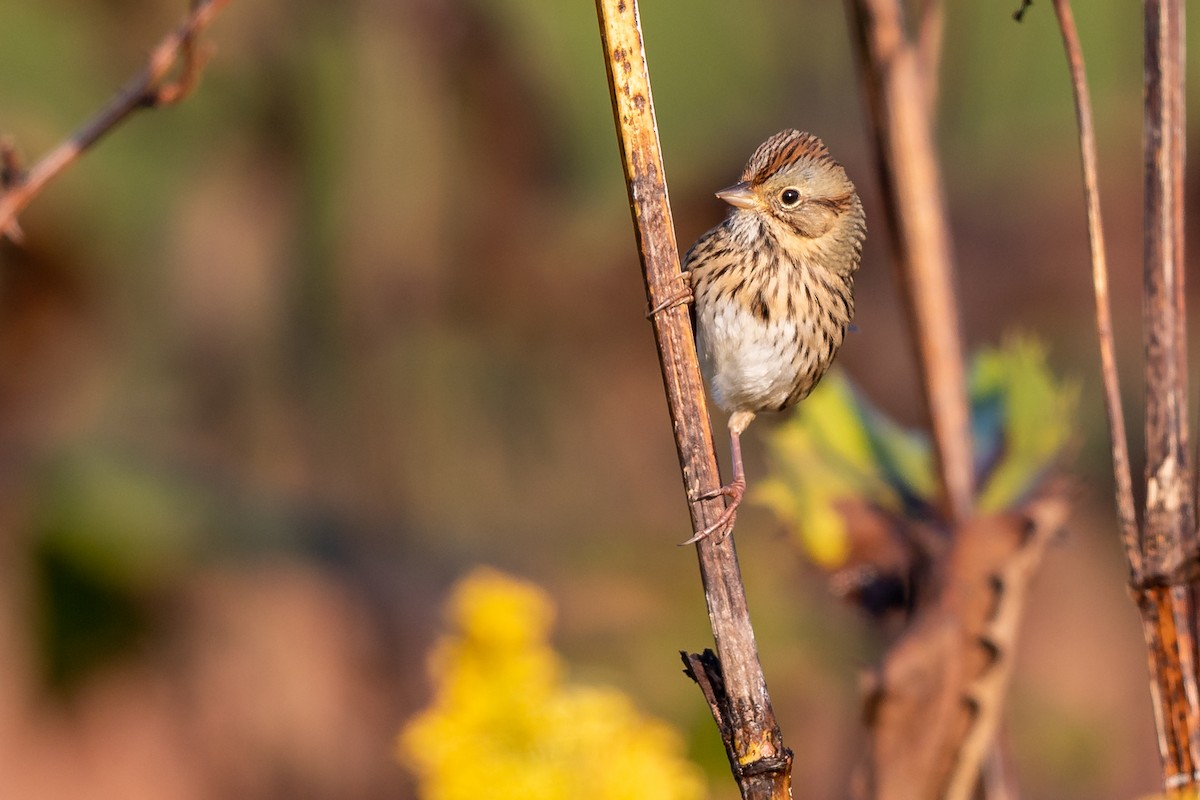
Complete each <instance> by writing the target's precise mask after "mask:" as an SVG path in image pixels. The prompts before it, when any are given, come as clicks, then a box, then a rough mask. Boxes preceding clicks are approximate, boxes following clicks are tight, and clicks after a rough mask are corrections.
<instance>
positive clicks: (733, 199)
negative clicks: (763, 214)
mask: <svg viewBox="0 0 1200 800" xmlns="http://www.w3.org/2000/svg"><path fill="white" fill-rule="evenodd" d="M717 197H719V198H721V199H722V200H724V201H725V202H726V203H729V205H731V206H735V207H737V208H757V207H758V198H757V197H755V195H754V191H753V190H752V189H751V188H750V184H749V183H746V182H745V181H742V182H741V183H735V184H734V185H733V186H730V187H729V188H728V189H722V190H721V191H719V192H717Z"/></svg>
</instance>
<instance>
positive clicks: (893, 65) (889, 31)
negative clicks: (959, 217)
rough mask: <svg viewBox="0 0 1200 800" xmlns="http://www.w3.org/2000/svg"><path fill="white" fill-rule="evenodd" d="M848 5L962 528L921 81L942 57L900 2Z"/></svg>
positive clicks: (952, 376) (962, 467) (940, 241)
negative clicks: (922, 44)
mask: <svg viewBox="0 0 1200 800" xmlns="http://www.w3.org/2000/svg"><path fill="white" fill-rule="evenodd" d="M847 5H848V8H849V11H850V18H851V28H852V31H853V34H854V39H855V46H856V49H857V51H858V62H859V72H860V74H861V77H862V81H863V85H864V93H865V95H866V98H867V107H868V110H869V112H870V118H871V124H872V127H873V129H874V134H875V152H876V155H877V158H878V169H879V173H880V179H881V184H882V190H883V197H884V203H885V207H886V210H887V219H888V229H889V234H890V236H891V239H892V254H893V259H894V261H895V264H896V270H897V273H898V274H899V276H900V283H901V286H902V288H903V290H904V297H905V301H906V303H907V306H908V310H909V324H910V326H911V330H912V338H913V341H914V342H915V344H916V350H917V360H918V362H919V364H920V368H921V375H922V387H923V389H924V392H925V400H926V404H927V406H928V409H929V417H930V421H931V424H932V429H933V438H934V445H935V447H936V450H937V455H938V465H939V468H940V471H941V478H942V485H943V486H944V488H945V493H946V498H945V502H946V510H947V516H948V518H949V519H950V521H951V523H952V524H960V523H962V522H963V521H964V520H966V519H967V518H968V517H969V516H970V514H971V508H972V505H973V498H974V466H973V462H972V459H971V439H970V420H969V418H968V413H967V396H966V381H965V379H964V369H963V353H962V336H961V333H960V331H959V322H958V308H957V305H956V302H955V297H954V288H953V280H952V272H953V269H952V266H951V255H950V236H949V233H948V231H947V229H946V219H947V215H946V203H945V199H944V198H943V195H942V185H941V178H940V176H939V171H938V162H937V158H936V155H935V152H934V141H933V125H932V115H931V113H930V112H931V110H932V109H931V108H930V107H929V104H928V103H927V102H926V99H927V98H929V97H930V96H931V93H930V91H929V90H928V88H927V87H926V86H925V84H924V79H925V73H926V72H927V71H928V70H927V69H926V68H925V66H926V65H927V64H929V63H931V62H932V63H935V62H933V60H932V59H931V57H930V56H929V55H928V54H927V55H925V56H924V58H922V57H921V56H920V54H919V53H918V52H917V46H916V45H914V43H913V42H912V41H911V40H910V39H909V37H908V34H907V33H906V32H905V30H904V23H903V20H904V9H903V8H902V7H901V3H900V2H899V0H848V3H847ZM931 8H932V7H931ZM931 13H935V14H936V13H938V12H937V9H936V8H933V11H932V12H931ZM922 62H924V63H922Z"/></svg>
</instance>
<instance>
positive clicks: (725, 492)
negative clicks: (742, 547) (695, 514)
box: [679, 478, 746, 547]
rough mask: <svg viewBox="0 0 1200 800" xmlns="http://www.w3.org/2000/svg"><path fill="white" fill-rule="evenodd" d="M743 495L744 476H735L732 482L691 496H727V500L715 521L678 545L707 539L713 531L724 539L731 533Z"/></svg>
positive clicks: (701, 498) (744, 490)
mask: <svg viewBox="0 0 1200 800" xmlns="http://www.w3.org/2000/svg"><path fill="white" fill-rule="evenodd" d="M745 496H746V479H745V478H737V479H735V480H734V481H733V482H732V483H727V484H725V485H724V486H722V487H720V488H717V489H713V490H712V491H711V492H705V493H704V494H699V495H696V496H695V497H694V498H693V499H695V500H709V499H711V498H713V497H725V498H727V502H726V503H725V511H724V512H722V513H721V516H719V517H717V521H716V522H714V523H713V524H712V525H709V526H708V527H707V528H705V529H704V530H702V531H700V532H698V533H697V534H696V535H695V536H693V537H692V538H690V539H688V540H687V541H686V542H680V543H679V546H680V547H683V546H684V545H685V544H695V543H696V542H699V541H703V540H704V539H707V538H708V537H709V536H712V535H713V534H714V533H718V532H719V533H720V534H721V536H720V539H724V538H725V537H726V536H728V535H729V534H730V533H732V532H733V523H734V520H736V519H737V512H738V506H740V505H741V504H742V498H743V497H745ZM720 539H718V541H720Z"/></svg>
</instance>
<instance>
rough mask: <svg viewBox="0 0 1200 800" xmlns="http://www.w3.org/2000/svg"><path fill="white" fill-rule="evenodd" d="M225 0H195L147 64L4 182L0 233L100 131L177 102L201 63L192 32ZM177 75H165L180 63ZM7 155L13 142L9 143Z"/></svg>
mask: <svg viewBox="0 0 1200 800" xmlns="http://www.w3.org/2000/svg"><path fill="white" fill-rule="evenodd" d="M228 3H229V0H202V2H198V3H194V4H193V6H192V9H191V11H190V12H189V13H188V15H187V17H186V18H185V19H184V21H183V22H182V23H181V24H180V26H179V28H177V29H176V30H175V31H174V32H172V33H170V34H168V35H167V36H166V37H165V38H163V40H162V41H160V42H159V43H158V45H157V46H156V47H155V48H154V50H153V52H151V54H150V58H149V59H148V60H147V62H146V66H145V67H143V68H142V70H141V72H139V73H138V74H137V75H135V76H134V77H133V78H131V79H130V80H129V81H128V82H127V83H126V84H125V86H123V87H122V88H121V90H120V91H119V92H118V93H117V96H116V97H115V98H113V100H112V102H110V103H109V104H108V105H107V106H106V107H105V108H104V109H102V110H101V111H100V113H99V114H97V115H96V116H95V117H94V118H93V119H91V120H89V121H88V122H87V123H85V124H84V125H83V126H82V127H81V128H79V130H77V131H76V132H75V133H74V134H72V136H71V137H70V138H69V139H67V140H66V141H65V142H63V143H62V144H60V145H58V146H57V147H56V148H54V149H53V150H52V151H50V152H49V153H47V154H46V155H45V156H44V157H43V158H42V159H41V160H40V161H38V162H37V163H36V164H34V165H33V167H32V168H30V169H29V171H28V172H26V173H25V174H24V175H21V176H20V177H19V179H17V180H14V181H13V182H12V183H11V184H10V185H6V186H5V187H4V192H3V194H0V233H3V234H6V235H13V236H15V235H19V234H18V233H17V232H18V231H19V229H18V228H17V215H18V214H20V213H21V211H22V210H23V209H24V208H25V207H26V206H27V205H29V203H30V202H31V201H32V200H33V198H34V197H36V196H37V195H38V194H39V193H40V192H41V191H42V189H44V188H45V187H46V184H48V183H49V182H50V181H51V180H52V179H54V178H55V177H56V176H57V175H58V174H59V173H61V172H62V171H63V170H65V169H66V168H67V167H69V166H71V164H73V163H75V162H76V161H77V160H78V159H79V157H80V156H81V155H82V154H83V153H84V152H85V151H86V150H87V149H88V148H89V147H91V146H92V145H93V144H95V143H96V141H97V140H99V139H100V138H101V137H102V136H104V134H106V133H108V132H109V131H110V130H112V129H113V128H115V127H116V126H117V125H118V124H119V123H120V122H121V121H123V120H124V119H125V118H126V117H128V116H129V115H130V114H132V113H133V112H134V111H137V110H138V109H140V108H157V107H159V106H164V105H171V104H172V103H177V102H179V101H180V100H182V99H183V98H184V97H186V96H187V95H188V93H189V92H190V91H191V90H192V89H193V88H194V87H195V85H196V81H197V79H198V78H199V76H200V70H201V69H202V68H203V66H204V57H203V53H202V52H200V51H199V50H198V48H197V46H196V43H195V40H196V36H197V35H198V34H199V33H200V32H201V31H203V30H204V29H205V28H206V27H207V26H208V24H209V23H210V22H211V21H212V20H213V18H214V17H215V16H216V15H217V14H218V13H220V11H221V10H222V9H223V8H224V7H225V6H226V5H227V4H228ZM180 62H182V63H181V64H180V67H179V77H178V78H177V79H176V80H174V81H168V76H169V74H170V73H171V71H172V68H173V67H175V65H176V64H177V63H180ZM8 149H9V152H10V155H9V156H7V157H6V158H11V148H8Z"/></svg>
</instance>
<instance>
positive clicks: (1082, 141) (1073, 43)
mask: <svg viewBox="0 0 1200 800" xmlns="http://www.w3.org/2000/svg"><path fill="white" fill-rule="evenodd" d="M1054 11H1055V13H1056V14H1057V15H1058V26H1059V30H1060V31H1061V33H1062V39H1063V49H1064V50H1065V51H1066V54H1067V66H1068V69H1069V70H1070V73H1071V88H1072V90H1073V92H1074V96H1075V120H1076V122H1077V123H1078V126H1079V153H1080V160H1081V161H1082V165H1083V190H1084V195H1085V197H1086V201H1087V226H1088V244H1089V246H1090V248H1091V254H1092V286H1093V289H1094V293H1095V298H1096V335H1097V338H1098V339H1099V343H1100V375H1101V379H1102V382H1103V384H1104V405H1105V410H1106V411H1107V414H1108V429H1109V432H1110V436H1111V438H1112V462H1113V480H1114V483H1115V485H1116V500H1117V520H1118V522H1119V524H1120V528H1121V541H1122V543H1123V544H1124V546H1125V555H1126V557H1127V558H1128V560H1129V569H1130V574H1131V577H1133V578H1136V577H1137V576H1140V575H1141V574H1142V556H1141V545H1140V542H1139V536H1138V527H1137V513H1136V511H1135V506H1134V501H1133V477H1132V471H1131V469H1130V466H1129V437H1128V435H1127V434H1126V431H1125V411H1124V409H1123V408H1122V404H1121V382H1120V379H1119V377H1118V375H1117V356H1116V347H1115V344H1114V341H1113V322H1112V302H1111V300H1110V298H1109V293H1108V255H1107V250H1106V248H1105V245H1104V222H1103V219H1102V218H1101V216H1100V181H1099V178H1098V171H1097V168H1096V161H1097V158H1096V133H1095V128H1094V126H1093V124H1092V100H1091V93H1090V92H1089V91H1088V84H1087V76H1086V73H1085V70H1084V63H1083V49H1082V48H1081V47H1080V45H1079V34H1078V32H1077V31H1076V29H1075V18H1074V15H1073V14H1072V13H1071V4H1070V2H1068V0H1054Z"/></svg>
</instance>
